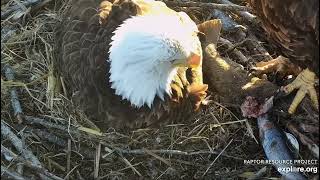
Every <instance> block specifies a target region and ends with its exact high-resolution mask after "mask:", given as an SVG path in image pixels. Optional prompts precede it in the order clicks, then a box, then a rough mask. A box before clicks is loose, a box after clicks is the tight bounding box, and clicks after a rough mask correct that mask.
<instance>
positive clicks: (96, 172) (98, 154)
mask: <svg viewBox="0 0 320 180" xmlns="http://www.w3.org/2000/svg"><path fill="white" fill-rule="evenodd" d="M100 158H101V144H100V143H99V144H98V145H97V147H96V156H95V158H94V172H93V178H94V179H97V178H98V177H99V168H100Z"/></svg>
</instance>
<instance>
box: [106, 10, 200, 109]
mask: <svg viewBox="0 0 320 180" xmlns="http://www.w3.org/2000/svg"><path fill="white" fill-rule="evenodd" d="M197 33H198V28H197V26H196V24H195V23H194V22H193V21H192V20H191V19H190V17H189V16H188V15H187V14H185V13H184V12H179V13H176V14H174V15H172V14H169V15H167V14H161V15H144V16H133V17H131V18H128V19H127V20H125V21H124V22H123V24H121V25H120V26H119V27H118V28H117V29H116V30H115V31H114V36H113V37H112V42H111V47H110V49H109V53H110V55H109V61H110V63H111V67H110V71H109V72H110V82H111V83H112V85H111V88H113V89H115V93H116V94H117V95H119V96H121V97H122V99H126V100H128V101H129V102H131V104H132V105H133V106H135V107H141V106H143V105H148V106H149V107H150V108H151V106H152V103H153V101H154V99H155V97H156V96H158V97H160V98H161V99H162V100H163V99H164V95H165V94H168V95H169V96H170V95H171V88H170V83H171V82H172V80H173V78H174V76H175V75H176V74H177V68H178V67H179V66H186V67H196V66H199V65H200V64H201V61H202V49H201V44H200V41H199V38H198V36H197Z"/></svg>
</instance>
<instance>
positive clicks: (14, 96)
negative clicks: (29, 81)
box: [3, 65, 22, 124]
mask: <svg viewBox="0 0 320 180" xmlns="http://www.w3.org/2000/svg"><path fill="white" fill-rule="evenodd" d="M3 71H4V74H5V76H6V78H7V80H8V81H13V80H14V71H13V69H12V68H11V67H10V66H9V65H5V66H4V67H3ZM10 94H11V105H12V108H13V113H14V115H15V117H16V118H17V120H18V123H19V124H20V123H22V108H21V104H20V101H19V98H18V93H17V91H16V88H15V87H11V90H10Z"/></svg>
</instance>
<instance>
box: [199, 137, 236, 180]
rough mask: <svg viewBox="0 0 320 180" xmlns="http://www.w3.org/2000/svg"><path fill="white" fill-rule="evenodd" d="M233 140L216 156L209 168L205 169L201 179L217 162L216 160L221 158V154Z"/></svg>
mask: <svg viewBox="0 0 320 180" xmlns="http://www.w3.org/2000/svg"><path fill="white" fill-rule="evenodd" d="M232 141H233V139H231V141H230V142H229V143H228V144H227V145H226V147H224V148H223V149H222V151H221V152H220V153H219V154H218V156H217V157H216V158H215V159H214V160H213V161H212V163H211V164H210V165H209V167H208V168H207V169H206V171H205V172H204V173H203V174H202V177H204V176H205V175H206V174H207V172H208V171H209V169H210V168H211V167H212V165H213V164H214V163H215V162H216V161H217V160H218V158H219V157H220V156H221V154H222V153H223V152H224V151H225V150H226V149H227V148H228V146H229V145H230V144H231V143H232Z"/></svg>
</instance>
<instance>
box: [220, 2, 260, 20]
mask: <svg viewBox="0 0 320 180" xmlns="http://www.w3.org/2000/svg"><path fill="white" fill-rule="evenodd" d="M214 1H216V2H218V3H221V4H229V5H235V4H234V3H232V2H230V1H228V0H214ZM235 13H236V14H238V15H240V16H241V17H242V18H243V19H244V20H247V21H249V22H253V23H256V22H257V17H256V16H255V15H253V14H251V13H249V12H248V11H236V12H235Z"/></svg>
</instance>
